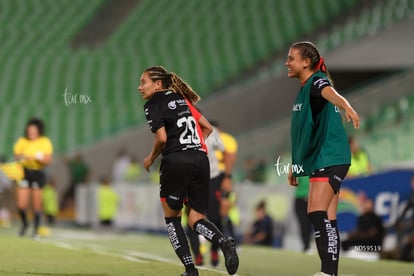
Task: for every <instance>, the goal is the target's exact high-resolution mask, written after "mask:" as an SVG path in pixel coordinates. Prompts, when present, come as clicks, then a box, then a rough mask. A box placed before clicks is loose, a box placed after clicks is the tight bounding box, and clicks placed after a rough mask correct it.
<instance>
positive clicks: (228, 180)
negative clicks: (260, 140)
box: [210, 121, 238, 237]
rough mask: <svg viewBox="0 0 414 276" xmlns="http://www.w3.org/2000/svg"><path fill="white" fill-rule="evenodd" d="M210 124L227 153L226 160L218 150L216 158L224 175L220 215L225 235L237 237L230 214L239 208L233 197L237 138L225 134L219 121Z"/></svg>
mask: <svg viewBox="0 0 414 276" xmlns="http://www.w3.org/2000/svg"><path fill="white" fill-rule="evenodd" d="M210 123H211V125H212V126H213V127H215V128H216V129H217V130H218V132H219V134H220V139H221V141H222V143H223V146H224V152H226V158H224V156H223V151H219V150H216V156H217V159H218V161H219V170H220V171H221V173H222V174H223V176H222V178H223V180H222V182H221V200H220V215H221V218H222V226H223V233H224V234H225V235H228V236H232V237H235V236H236V235H235V232H234V225H233V222H232V218H231V217H230V216H229V214H230V213H231V212H232V210H231V209H232V208H237V206H236V205H235V203H236V197H235V196H232V193H234V191H233V181H232V177H233V169H234V165H235V164H236V159H237V150H238V144H237V140H236V138H235V137H234V136H232V135H231V134H229V133H227V132H224V131H223V130H222V129H221V128H220V125H219V123H218V122H217V121H211V122H210ZM231 198H233V200H231ZM233 213H234V211H233Z"/></svg>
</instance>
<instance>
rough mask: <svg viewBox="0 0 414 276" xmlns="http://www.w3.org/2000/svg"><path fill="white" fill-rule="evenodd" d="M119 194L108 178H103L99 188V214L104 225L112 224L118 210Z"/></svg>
mask: <svg viewBox="0 0 414 276" xmlns="http://www.w3.org/2000/svg"><path fill="white" fill-rule="evenodd" d="M118 202H119V196H118V194H117V192H116V191H115V190H114V189H113V187H112V186H111V183H110V182H109V181H108V179H106V178H103V179H102V180H101V185H100V186H99V188H98V216H99V221H100V224H101V225H102V226H112V223H113V220H114V218H115V216H116V214H117V212H118Z"/></svg>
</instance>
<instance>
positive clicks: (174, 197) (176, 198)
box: [168, 195, 180, 200]
mask: <svg viewBox="0 0 414 276" xmlns="http://www.w3.org/2000/svg"><path fill="white" fill-rule="evenodd" d="M168 198H171V199H173V200H179V199H180V198H179V197H178V196H173V195H169V196H168Z"/></svg>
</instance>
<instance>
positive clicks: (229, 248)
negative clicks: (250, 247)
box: [221, 237, 239, 275]
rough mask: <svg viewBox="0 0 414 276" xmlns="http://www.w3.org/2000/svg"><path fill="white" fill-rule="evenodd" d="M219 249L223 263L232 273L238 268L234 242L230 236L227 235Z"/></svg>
mask: <svg viewBox="0 0 414 276" xmlns="http://www.w3.org/2000/svg"><path fill="white" fill-rule="evenodd" d="M221 250H222V251H223V255H224V259H225V265H226V269H227V272H228V273H229V274H230V275H233V274H235V273H236V272H237V269H238V268H239V256H237V251H236V243H235V241H234V239H233V238H232V237H227V238H225V239H224V241H223V243H222V244H221Z"/></svg>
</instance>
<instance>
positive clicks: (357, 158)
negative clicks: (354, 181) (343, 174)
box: [347, 136, 372, 178]
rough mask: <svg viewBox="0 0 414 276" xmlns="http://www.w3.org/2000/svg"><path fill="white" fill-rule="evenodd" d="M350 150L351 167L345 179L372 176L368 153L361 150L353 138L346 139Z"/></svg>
mask: <svg viewBox="0 0 414 276" xmlns="http://www.w3.org/2000/svg"><path fill="white" fill-rule="evenodd" d="M348 142H349V146H350V148H351V166H350V167H349V170H348V174H347V177H348V178H349V177H356V176H368V175H370V174H372V166H371V162H370V161H369V157H368V153H367V152H366V151H365V150H364V149H362V148H361V147H360V145H359V143H358V141H357V139H356V138H355V137H354V136H349V137H348Z"/></svg>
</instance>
